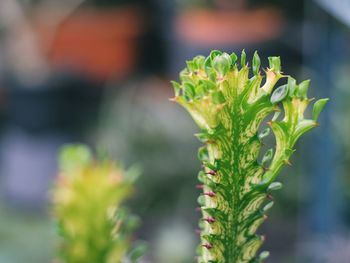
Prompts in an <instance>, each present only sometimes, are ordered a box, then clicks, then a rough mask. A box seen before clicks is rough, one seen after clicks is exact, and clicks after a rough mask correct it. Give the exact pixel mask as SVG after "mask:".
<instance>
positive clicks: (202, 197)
mask: <svg viewBox="0 0 350 263" xmlns="http://www.w3.org/2000/svg"><path fill="white" fill-rule="evenodd" d="M197 202H198V204H199V205H200V206H204V205H205V197H204V196H203V195H200V196H199V197H198V199H197Z"/></svg>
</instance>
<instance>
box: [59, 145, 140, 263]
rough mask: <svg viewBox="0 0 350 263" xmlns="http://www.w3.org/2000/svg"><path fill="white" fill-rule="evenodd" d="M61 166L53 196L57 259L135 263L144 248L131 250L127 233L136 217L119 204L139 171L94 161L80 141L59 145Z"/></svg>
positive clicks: (68, 262) (111, 163) (134, 222)
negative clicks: (60, 238) (74, 143)
mask: <svg viewBox="0 0 350 263" xmlns="http://www.w3.org/2000/svg"><path fill="white" fill-rule="evenodd" d="M60 168H61V171H60V175H59V178H58V182H57V184H56V187H55V190H54V194H53V199H54V213H55V216H56V219H57V223H58V228H59V234H60V236H61V237H62V242H61V248H60V253H59V259H60V260H61V262H66V263H73V262H74V263H79V262H81V263H83V262H84V263H86V262H101V263H118V262H136V261H137V259H138V258H139V256H140V255H142V254H143V250H144V245H141V246H138V247H136V248H135V249H134V250H132V244H131V233H132V231H133V230H134V229H135V227H136V226H137V225H138V224H139V220H138V218H137V217H135V216H131V215H129V213H128V211H127V210H126V209H125V208H121V206H120V205H121V202H123V201H124V199H125V198H127V197H129V196H130V195H131V193H132V189H133V187H132V184H133V182H134V180H135V179H136V177H137V175H138V172H137V171H135V170H133V171H129V172H125V171H123V169H122V168H121V167H120V166H119V165H117V164H116V163H115V162H113V161H110V160H96V159H94V158H93V157H92V154H91V152H90V150H89V149H88V148H87V147H86V146H82V145H71V146H65V147H64V148H63V150H62V151H61V154H60Z"/></svg>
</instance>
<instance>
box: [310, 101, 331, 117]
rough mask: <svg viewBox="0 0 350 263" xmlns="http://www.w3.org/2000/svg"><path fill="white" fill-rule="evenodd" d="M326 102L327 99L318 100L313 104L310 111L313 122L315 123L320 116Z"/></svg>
mask: <svg viewBox="0 0 350 263" xmlns="http://www.w3.org/2000/svg"><path fill="white" fill-rule="evenodd" d="M328 100H329V99H319V100H318V101H316V102H315V104H314V107H313V109H312V119H313V120H314V121H317V119H318V116H319V115H320V113H321V111H322V110H323V108H324V106H325V105H326V104H327V102H328Z"/></svg>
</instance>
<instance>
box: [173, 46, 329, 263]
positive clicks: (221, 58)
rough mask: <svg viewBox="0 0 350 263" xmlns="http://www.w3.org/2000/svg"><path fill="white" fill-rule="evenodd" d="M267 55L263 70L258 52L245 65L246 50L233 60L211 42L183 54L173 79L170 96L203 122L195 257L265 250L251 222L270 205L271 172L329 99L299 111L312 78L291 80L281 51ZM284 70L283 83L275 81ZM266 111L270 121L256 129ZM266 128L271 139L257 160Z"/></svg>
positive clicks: (230, 258) (239, 260)
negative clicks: (203, 50)
mask: <svg viewBox="0 0 350 263" xmlns="http://www.w3.org/2000/svg"><path fill="white" fill-rule="evenodd" d="M268 60H269V67H268V68H267V69H266V70H264V71H263V73H261V70H260V58H259V55H258V53H257V52H255V53H254V56H253V60H252V64H251V67H249V66H248V63H247V62H246V54H245V52H244V51H243V52H242V53H241V56H240V62H239V63H238V62H237V61H238V57H237V55H236V54H235V53H232V54H230V55H229V54H227V53H223V52H221V51H217V50H214V51H212V52H211V53H210V55H209V56H208V57H204V56H197V57H195V58H194V59H193V60H190V61H187V67H186V68H185V69H184V70H183V71H181V73H180V83H178V82H172V84H173V87H174V90H175V97H174V98H173V99H172V100H173V101H175V102H177V103H179V104H180V105H181V106H183V107H184V108H185V109H186V110H187V111H188V112H189V113H190V115H191V116H192V118H193V119H194V121H195V122H196V124H197V125H198V126H199V128H200V129H201V132H200V133H198V134H197V135H196V136H197V137H198V139H199V140H200V141H201V142H203V143H204V146H203V147H201V148H200V149H199V152H198V156H199V159H200V160H201V161H202V163H203V170H202V171H200V172H199V174H198V179H199V181H200V182H201V184H200V185H199V188H202V189H203V192H202V194H201V195H200V196H199V198H198V203H199V204H200V210H201V213H202V219H201V221H200V223H199V225H200V233H201V234H200V239H201V244H200V246H199V247H198V262H200V263H204V262H205V263H207V262H211V263H214V262H215V263H224V262H225V263H253V262H263V261H264V260H265V259H266V258H267V257H268V256H269V252H267V251H263V252H261V253H260V254H259V255H258V256H257V252H258V250H259V248H260V247H261V245H262V244H263V242H264V236H262V235H258V234H257V229H258V227H259V226H260V225H261V224H262V223H263V222H264V221H265V220H266V212H267V211H268V210H269V209H270V208H271V207H272V205H273V201H272V200H271V198H270V197H271V192H272V191H274V190H277V189H280V188H281V187H282V184H281V183H279V182H276V181H275V179H276V177H277V175H278V173H279V172H280V171H281V169H282V167H283V166H285V165H286V164H289V159H290V157H291V155H292V153H293V152H294V151H295V150H294V146H295V144H296V142H297V140H298V139H299V138H300V136H301V135H303V134H304V133H305V132H307V131H309V130H311V129H312V128H314V127H316V126H318V123H317V119H318V117H319V114H320V112H321V111H322V109H323V107H324V106H325V104H326V102H327V101H328V99H320V100H318V101H316V102H315V103H314V105H313V111H312V117H311V118H305V117H304V112H305V110H306V108H307V106H308V105H309V103H310V101H311V99H309V98H308V97H307V91H308V88H309V84H310V81H309V80H306V81H303V82H301V83H300V84H297V83H296V81H295V79H293V78H292V77H290V76H287V75H284V74H282V72H281V61H280V58H279V57H269V59H268ZM282 78H286V79H287V81H286V82H287V83H286V84H284V85H282V86H279V87H277V88H275V86H276V84H277V82H278V81H279V80H280V79H282ZM264 79H265V80H264ZM263 80H264V81H263ZM281 106H282V108H283V112H284V117H283V118H280V117H279V115H280V113H281V112H282V110H281ZM269 116H271V117H272V119H271V120H269V121H267V124H268V126H269V128H267V129H264V130H262V131H261V126H262V123H263V121H264V120H265V119H267V118H269ZM270 129H271V130H272V131H273V134H274V136H275V140H276V145H275V147H274V149H273V148H271V149H269V150H267V152H266V153H265V154H264V155H263V157H262V159H261V160H259V159H260V158H259V154H260V151H261V147H262V144H263V138H264V137H266V136H267V135H268V134H269V132H270Z"/></svg>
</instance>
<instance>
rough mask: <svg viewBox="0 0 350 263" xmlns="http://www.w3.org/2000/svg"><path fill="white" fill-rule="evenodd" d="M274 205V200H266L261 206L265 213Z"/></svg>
mask: <svg viewBox="0 0 350 263" xmlns="http://www.w3.org/2000/svg"><path fill="white" fill-rule="evenodd" d="M273 205H274V202H273V201H271V202H268V203H267V204H266V205H265V206H264V207H263V209H262V210H263V211H264V212H265V213H266V212H267V211H269V210H270V209H271V208H272V207H273Z"/></svg>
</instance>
